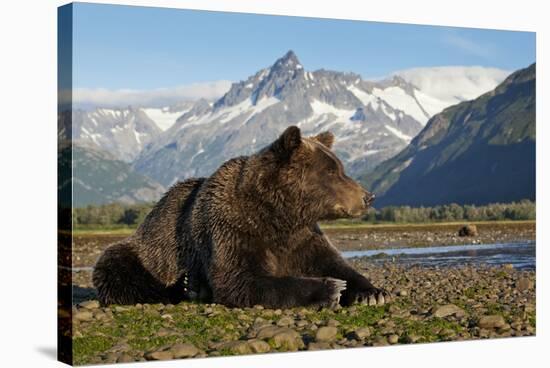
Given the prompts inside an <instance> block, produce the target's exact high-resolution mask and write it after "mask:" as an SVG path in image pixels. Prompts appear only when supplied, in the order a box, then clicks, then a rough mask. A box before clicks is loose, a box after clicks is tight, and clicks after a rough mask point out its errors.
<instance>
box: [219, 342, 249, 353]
mask: <svg viewBox="0 0 550 368" xmlns="http://www.w3.org/2000/svg"><path fill="white" fill-rule="evenodd" d="M220 349H228V350H229V351H231V352H232V353H235V354H250V353H251V352H252V349H251V348H250V345H249V344H248V342H246V341H242V340H237V341H229V342H227V343H225V344H223V345H221V346H220Z"/></svg>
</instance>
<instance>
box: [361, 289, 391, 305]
mask: <svg viewBox="0 0 550 368" xmlns="http://www.w3.org/2000/svg"><path fill="white" fill-rule="evenodd" d="M390 301H391V294H390V293H389V292H387V291H386V290H383V289H375V288H374V289H371V290H365V291H361V292H358V293H357V295H356V297H355V302H356V303H361V304H366V305H384V304H386V303H389V302H390Z"/></svg>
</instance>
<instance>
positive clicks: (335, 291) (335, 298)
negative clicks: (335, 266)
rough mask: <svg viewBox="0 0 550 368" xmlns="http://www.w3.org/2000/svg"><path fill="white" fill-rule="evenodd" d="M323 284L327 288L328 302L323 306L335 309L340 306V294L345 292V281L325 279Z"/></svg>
mask: <svg viewBox="0 0 550 368" xmlns="http://www.w3.org/2000/svg"><path fill="white" fill-rule="evenodd" d="M325 283H326V284H327V286H328V288H329V296H328V301H327V304H326V305H325V306H326V307H329V308H336V306H338V305H339V304H340V297H341V296H342V292H343V291H344V290H346V281H345V280H340V279H335V278H332V277H327V278H326V279H325Z"/></svg>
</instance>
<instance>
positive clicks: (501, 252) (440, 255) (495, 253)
mask: <svg viewBox="0 0 550 368" xmlns="http://www.w3.org/2000/svg"><path fill="white" fill-rule="evenodd" d="M535 250H536V243H535V242H534V241H532V242H522V243H503V244H472V245H450V246H441V247H424V248H392V249H376V250H365V251H348V252H342V254H343V256H344V257H346V258H352V257H369V258H370V259H369V261H371V262H374V263H383V262H395V263H399V264H407V265H419V266H441V267H446V266H447V267H448V266H460V265H465V264H486V265H493V266H497V265H503V264H512V265H513V266H514V267H515V268H517V269H525V270H533V269H535V267H536V262H535V260H536V258H535V256H536V252H535Z"/></svg>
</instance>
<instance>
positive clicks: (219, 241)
mask: <svg viewBox="0 0 550 368" xmlns="http://www.w3.org/2000/svg"><path fill="white" fill-rule="evenodd" d="M333 140H334V136H333V135H332V134H331V133H329V132H325V133H321V134H320V135H318V136H316V137H312V138H306V137H302V136H301V133H300V130H299V128H297V127H295V126H291V127H289V128H287V129H286V130H285V131H284V133H283V134H282V135H281V136H280V137H279V138H278V139H277V140H276V141H275V142H273V143H272V144H270V145H269V146H267V147H265V148H264V149H262V150H261V151H259V152H257V153H256V154H253V155H251V156H248V157H237V158H234V159H231V160H229V161H227V162H225V163H224V164H223V165H222V166H221V167H220V168H219V169H218V170H217V171H216V172H214V174H212V176H210V177H209V178H198V179H189V180H186V181H184V182H180V183H177V184H175V185H174V186H173V187H172V188H170V190H169V191H168V192H167V193H166V194H165V195H164V197H163V198H162V199H161V200H160V201H159V202H158V203H157V204H156V205H155V207H154V208H153V210H152V211H151V213H150V214H149V215H148V216H147V217H146V218H145V220H144V222H143V223H142V224H141V226H140V227H139V228H138V229H137V231H136V232H135V234H134V235H132V236H130V237H129V238H127V239H125V240H123V241H121V242H119V243H115V244H113V245H111V246H110V247H109V248H108V249H107V250H105V252H104V253H103V255H102V256H101V257H100V259H99V260H98V262H97V264H96V266H95V269H94V273H93V282H94V285H95V287H96V288H97V291H98V296H99V301H100V302H101V303H102V304H103V305H107V304H135V303H159V302H160V303H168V302H171V303H176V302H179V301H181V300H182V299H184V298H190V299H194V298H198V299H200V300H202V301H211V302H215V303H220V304H225V305H227V306H237V307H250V306H253V305H257V304H260V305H264V306H266V307H270V308H285V307H295V306H317V307H325V306H326V307H334V306H336V305H337V304H338V303H340V304H342V305H350V304H352V303H354V302H363V303H368V304H369V305H374V304H384V302H385V301H387V300H388V299H389V297H390V296H389V294H388V293H386V292H385V291H383V290H381V289H378V288H376V287H374V286H373V285H372V284H371V283H370V282H369V280H367V279H366V278H365V277H364V276H362V275H361V274H360V273H359V272H357V271H356V270H354V269H353V268H352V267H351V266H350V265H349V264H348V263H347V262H346V261H345V260H344V258H342V256H341V255H340V253H339V252H338V250H337V249H336V248H335V247H334V246H333V245H332V244H331V243H330V241H329V239H328V238H327V237H326V236H325V235H324V234H323V232H322V231H321V229H320V228H319V226H318V225H317V222H318V221H319V220H325V219H335V218H342V217H356V216H361V215H363V214H364V213H365V211H366V209H367V208H368V207H369V205H370V204H371V203H372V201H373V199H374V195H373V194H371V193H369V192H367V191H366V190H364V189H363V188H362V187H361V186H360V185H359V184H357V183H356V182H355V181H353V180H352V179H351V178H349V177H348V176H346V174H345V173H344V170H343V166H342V163H341V162H340V160H339V159H338V158H337V157H336V156H335V154H334V153H333V152H332V151H331V150H330V148H331V146H332V143H333Z"/></svg>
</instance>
